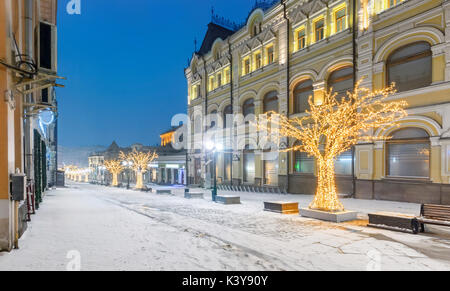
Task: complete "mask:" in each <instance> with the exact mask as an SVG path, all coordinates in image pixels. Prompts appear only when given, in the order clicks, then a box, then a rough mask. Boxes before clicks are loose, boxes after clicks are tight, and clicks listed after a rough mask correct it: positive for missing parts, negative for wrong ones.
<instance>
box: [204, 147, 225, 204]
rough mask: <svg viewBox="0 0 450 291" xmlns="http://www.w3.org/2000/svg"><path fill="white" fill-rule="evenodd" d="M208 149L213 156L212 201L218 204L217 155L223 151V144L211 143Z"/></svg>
mask: <svg viewBox="0 0 450 291" xmlns="http://www.w3.org/2000/svg"><path fill="white" fill-rule="evenodd" d="M206 149H208V150H209V151H210V152H211V153H212V154H213V159H212V163H213V165H212V168H213V176H214V186H213V189H212V200H213V201H214V202H216V198H217V171H216V163H217V153H218V152H219V151H221V150H222V149H223V147H222V144H219V143H214V142H212V141H209V142H207V143H206Z"/></svg>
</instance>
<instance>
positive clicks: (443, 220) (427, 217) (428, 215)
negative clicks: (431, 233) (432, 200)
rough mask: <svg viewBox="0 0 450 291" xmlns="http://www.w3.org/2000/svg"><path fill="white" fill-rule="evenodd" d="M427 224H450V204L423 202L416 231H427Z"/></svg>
mask: <svg viewBox="0 0 450 291" xmlns="http://www.w3.org/2000/svg"><path fill="white" fill-rule="evenodd" d="M425 224H432V225H439V226H450V206H446V205H433V204H423V205H422V207H421V209H420V217H417V225H416V226H415V229H414V233H419V231H420V232H425Z"/></svg>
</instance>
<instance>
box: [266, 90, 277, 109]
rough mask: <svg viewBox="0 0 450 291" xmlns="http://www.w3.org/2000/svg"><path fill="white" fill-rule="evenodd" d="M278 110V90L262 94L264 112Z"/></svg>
mask: <svg viewBox="0 0 450 291" xmlns="http://www.w3.org/2000/svg"><path fill="white" fill-rule="evenodd" d="M270 111H273V112H278V92H277V91H271V92H269V93H267V94H266V95H265V96H264V113H267V112H270Z"/></svg>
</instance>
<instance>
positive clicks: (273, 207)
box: [264, 201, 299, 214]
mask: <svg viewBox="0 0 450 291" xmlns="http://www.w3.org/2000/svg"><path fill="white" fill-rule="evenodd" d="M264 211H269V212H275V213H280V214H299V208H298V202H280V201H275V202H264Z"/></svg>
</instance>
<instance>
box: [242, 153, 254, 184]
mask: <svg viewBox="0 0 450 291" xmlns="http://www.w3.org/2000/svg"><path fill="white" fill-rule="evenodd" d="M243 157H244V160H243V162H244V182H245V183H254V182H255V152H254V151H253V150H252V149H251V147H250V145H246V146H245V150H244V155H243Z"/></svg>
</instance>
